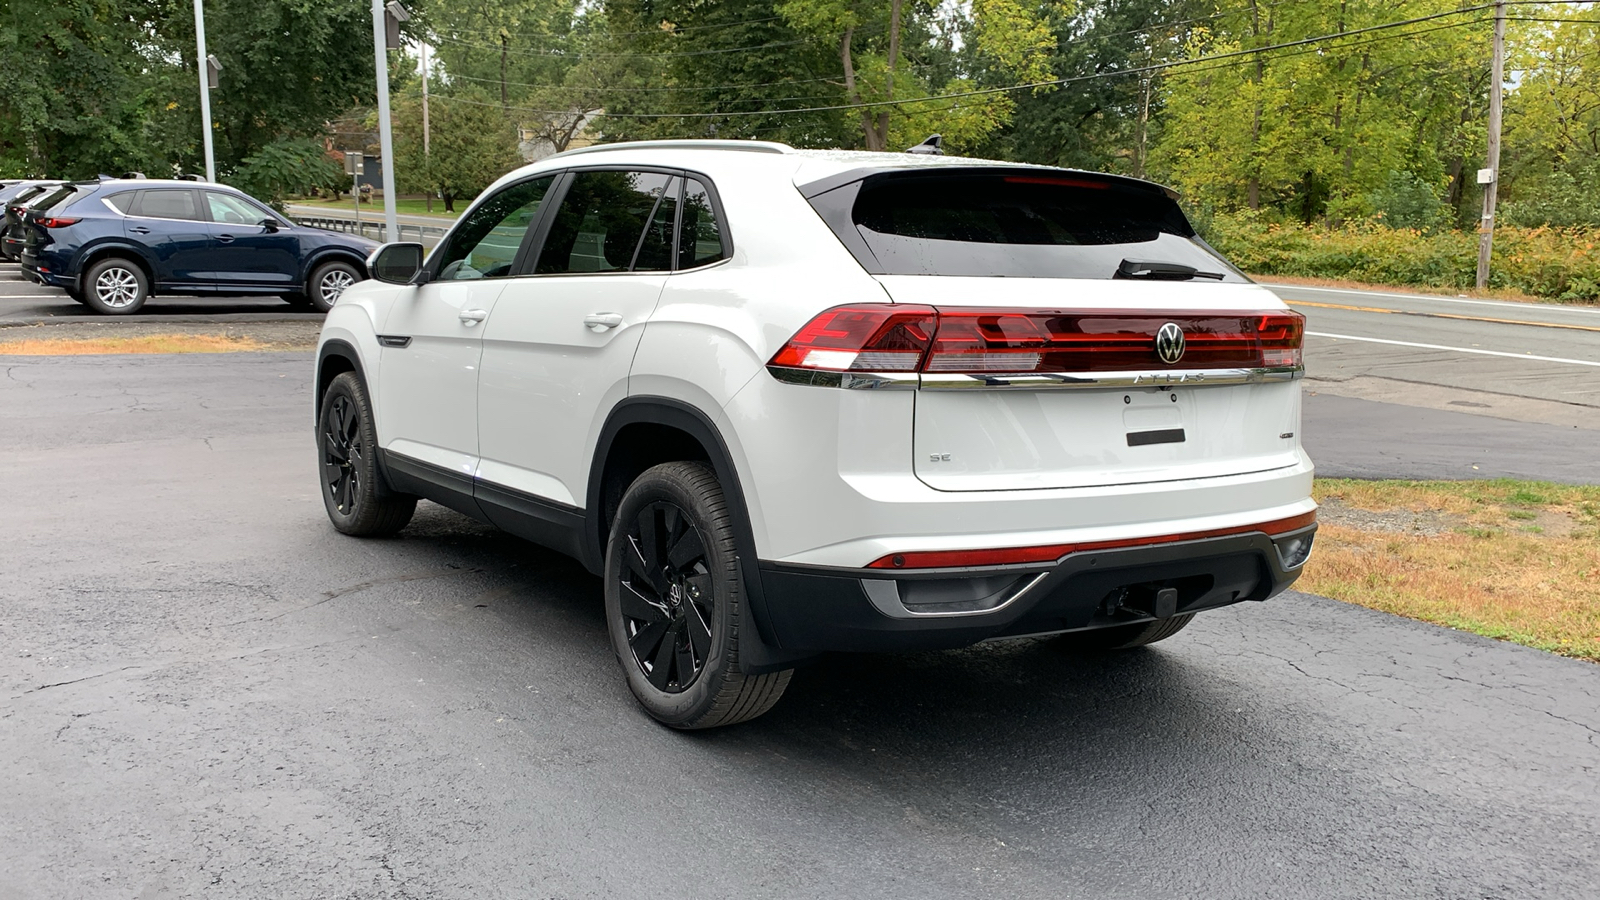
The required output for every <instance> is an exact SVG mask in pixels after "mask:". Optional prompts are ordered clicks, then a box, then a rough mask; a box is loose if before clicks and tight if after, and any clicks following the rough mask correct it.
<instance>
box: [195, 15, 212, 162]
mask: <svg viewBox="0 0 1600 900" xmlns="http://www.w3.org/2000/svg"><path fill="white" fill-rule="evenodd" d="M201 2H202V0H194V36H195V53H196V56H195V63H196V65H195V69H196V70H198V71H199V72H200V134H201V136H202V138H203V142H204V143H205V148H206V180H207V181H216V180H217V159H216V154H215V153H214V151H213V150H212V147H211V72H210V70H209V68H208V63H207V62H206V11H205V9H204V7H202V6H201V5H200V4H201Z"/></svg>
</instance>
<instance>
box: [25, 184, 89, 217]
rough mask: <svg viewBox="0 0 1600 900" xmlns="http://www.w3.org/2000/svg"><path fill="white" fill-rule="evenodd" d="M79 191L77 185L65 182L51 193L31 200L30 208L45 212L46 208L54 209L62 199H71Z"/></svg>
mask: <svg viewBox="0 0 1600 900" xmlns="http://www.w3.org/2000/svg"><path fill="white" fill-rule="evenodd" d="M77 192H78V189H77V188H76V187H73V186H72V185H70V184H64V185H62V186H61V187H58V188H55V189H54V190H52V191H51V192H50V193H48V194H44V195H42V196H40V197H38V198H37V199H35V200H33V201H32V202H30V203H29V204H28V209H30V210H32V211H34V212H45V211H46V210H49V209H53V208H54V207H56V206H57V205H59V204H60V203H61V202H62V201H64V200H68V199H70V198H71V197H72V195H73V194H76V193H77Z"/></svg>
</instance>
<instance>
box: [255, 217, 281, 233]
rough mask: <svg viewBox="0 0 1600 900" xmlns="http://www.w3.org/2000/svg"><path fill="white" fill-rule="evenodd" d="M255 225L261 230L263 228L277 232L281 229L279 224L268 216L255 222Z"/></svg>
mask: <svg viewBox="0 0 1600 900" xmlns="http://www.w3.org/2000/svg"><path fill="white" fill-rule="evenodd" d="M256 224H257V225H260V226H261V227H262V228H265V229H266V230H268V231H277V230H278V229H279V228H280V227H281V223H279V222H278V220H277V219H274V218H272V217H271V216H268V217H267V218H265V219H262V220H261V221H259V222H257V223H256Z"/></svg>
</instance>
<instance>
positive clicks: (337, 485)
mask: <svg viewBox="0 0 1600 900" xmlns="http://www.w3.org/2000/svg"><path fill="white" fill-rule="evenodd" d="M355 405H356V404H355V399H354V398H352V397H350V396H349V395H346V394H341V395H339V396H337V397H334V398H333V402H332V403H331V404H329V409H328V413H329V415H328V417H327V419H326V420H325V423H324V426H323V427H324V434H323V440H322V480H323V482H324V483H325V486H326V487H327V490H328V494H329V496H330V497H331V498H332V499H331V502H332V503H333V506H334V509H336V510H338V511H339V512H341V513H343V514H345V515H346V516H348V515H351V514H352V513H354V512H355V506H356V500H357V499H358V498H359V497H360V496H361V489H362V488H363V487H366V485H365V484H364V483H362V480H361V473H362V469H363V468H365V465H364V464H365V462H366V447H364V446H363V445H362V441H361V420H360V419H359V418H358V417H357V415H356V410H355Z"/></svg>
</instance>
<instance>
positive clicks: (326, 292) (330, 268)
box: [306, 260, 363, 312]
mask: <svg viewBox="0 0 1600 900" xmlns="http://www.w3.org/2000/svg"><path fill="white" fill-rule="evenodd" d="M362 277H363V276H362V274H361V270H360V269H357V268H356V267H355V266H352V265H350V264H349V263H347V262H339V261H337V260H335V261H333V262H325V263H323V264H322V265H320V266H317V267H316V268H315V269H314V270H312V272H311V278H310V279H309V280H308V281H307V282H306V299H307V300H308V301H309V302H310V303H311V308H312V309H315V310H316V311H318V312H327V311H328V310H330V309H333V304H335V303H337V302H339V295H341V294H343V293H344V292H345V289H346V288H348V287H349V286H350V285H352V284H355V283H356V282H358V281H360V280H361V279H362Z"/></svg>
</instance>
